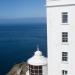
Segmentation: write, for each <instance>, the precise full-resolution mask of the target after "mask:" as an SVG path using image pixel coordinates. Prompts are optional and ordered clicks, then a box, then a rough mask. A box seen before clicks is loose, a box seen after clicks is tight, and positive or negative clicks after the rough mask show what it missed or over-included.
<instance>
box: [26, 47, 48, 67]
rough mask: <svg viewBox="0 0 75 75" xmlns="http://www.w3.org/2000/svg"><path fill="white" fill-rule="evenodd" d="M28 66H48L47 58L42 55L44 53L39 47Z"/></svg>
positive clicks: (29, 60)
mask: <svg viewBox="0 0 75 75" xmlns="http://www.w3.org/2000/svg"><path fill="white" fill-rule="evenodd" d="M27 62H28V64H30V65H35V66H39V65H46V64H47V58H46V57H44V56H43V55H42V52H41V51H40V50H39V47H37V51H36V52H35V53H34V55H33V56H32V57H31V58H29V59H28V61H27Z"/></svg>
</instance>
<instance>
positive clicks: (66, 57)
mask: <svg viewBox="0 0 75 75" xmlns="http://www.w3.org/2000/svg"><path fill="white" fill-rule="evenodd" d="M62 61H68V52H62Z"/></svg>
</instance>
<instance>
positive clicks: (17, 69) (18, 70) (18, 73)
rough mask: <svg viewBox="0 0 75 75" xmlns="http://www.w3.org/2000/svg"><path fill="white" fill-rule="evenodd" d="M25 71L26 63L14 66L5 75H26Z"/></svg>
mask: <svg viewBox="0 0 75 75" xmlns="http://www.w3.org/2000/svg"><path fill="white" fill-rule="evenodd" d="M27 71H28V64H27V63H26V62H22V63H19V64H16V65H14V66H13V67H12V69H11V70H10V71H9V72H8V73H7V74H6V75H26V72H27Z"/></svg>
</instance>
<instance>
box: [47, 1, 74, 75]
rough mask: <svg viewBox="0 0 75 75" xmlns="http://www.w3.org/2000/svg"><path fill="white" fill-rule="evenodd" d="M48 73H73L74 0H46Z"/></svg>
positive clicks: (54, 74) (68, 74)
mask: <svg viewBox="0 0 75 75" xmlns="http://www.w3.org/2000/svg"><path fill="white" fill-rule="evenodd" d="M46 8H47V42H48V75H75V0H47V1H46Z"/></svg>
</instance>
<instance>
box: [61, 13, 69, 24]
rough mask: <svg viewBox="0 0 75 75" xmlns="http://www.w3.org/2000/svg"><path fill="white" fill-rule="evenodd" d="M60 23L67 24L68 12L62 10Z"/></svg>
mask: <svg viewBox="0 0 75 75" xmlns="http://www.w3.org/2000/svg"><path fill="white" fill-rule="evenodd" d="M62 24H68V12H62Z"/></svg>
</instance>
